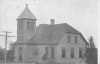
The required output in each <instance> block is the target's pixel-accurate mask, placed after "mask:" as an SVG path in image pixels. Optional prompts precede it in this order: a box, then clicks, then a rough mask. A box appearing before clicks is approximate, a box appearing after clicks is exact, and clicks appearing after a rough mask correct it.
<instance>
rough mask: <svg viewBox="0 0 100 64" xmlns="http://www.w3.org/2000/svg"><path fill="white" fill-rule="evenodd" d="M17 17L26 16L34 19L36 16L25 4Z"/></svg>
mask: <svg viewBox="0 0 100 64" xmlns="http://www.w3.org/2000/svg"><path fill="white" fill-rule="evenodd" d="M18 18H21V19H22V18H27V19H36V17H35V16H34V15H33V14H32V12H31V11H30V10H29V8H28V5H27V4H26V7H25V9H24V11H23V12H22V13H21V15H19V16H18Z"/></svg>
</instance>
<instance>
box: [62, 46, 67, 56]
mask: <svg viewBox="0 0 100 64" xmlns="http://www.w3.org/2000/svg"><path fill="white" fill-rule="evenodd" d="M65 57H66V50H65V48H62V58H65Z"/></svg>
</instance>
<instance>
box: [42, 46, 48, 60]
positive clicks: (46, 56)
mask: <svg viewBox="0 0 100 64" xmlns="http://www.w3.org/2000/svg"><path fill="white" fill-rule="evenodd" d="M48 50H49V48H48V47H45V53H44V55H43V58H42V59H43V60H46V59H47V58H48V53H49V51H48Z"/></svg>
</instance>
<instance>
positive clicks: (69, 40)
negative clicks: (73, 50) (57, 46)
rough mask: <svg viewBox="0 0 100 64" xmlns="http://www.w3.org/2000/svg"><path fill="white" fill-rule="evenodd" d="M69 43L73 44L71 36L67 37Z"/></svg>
mask: <svg viewBox="0 0 100 64" xmlns="http://www.w3.org/2000/svg"><path fill="white" fill-rule="evenodd" d="M67 42H68V43H70V42H71V36H70V35H68V36H67Z"/></svg>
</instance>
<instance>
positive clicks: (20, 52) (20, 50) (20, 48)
mask: <svg viewBox="0 0 100 64" xmlns="http://www.w3.org/2000/svg"><path fill="white" fill-rule="evenodd" d="M22 60H23V58H22V47H19V61H20V62H22Z"/></svg>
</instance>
